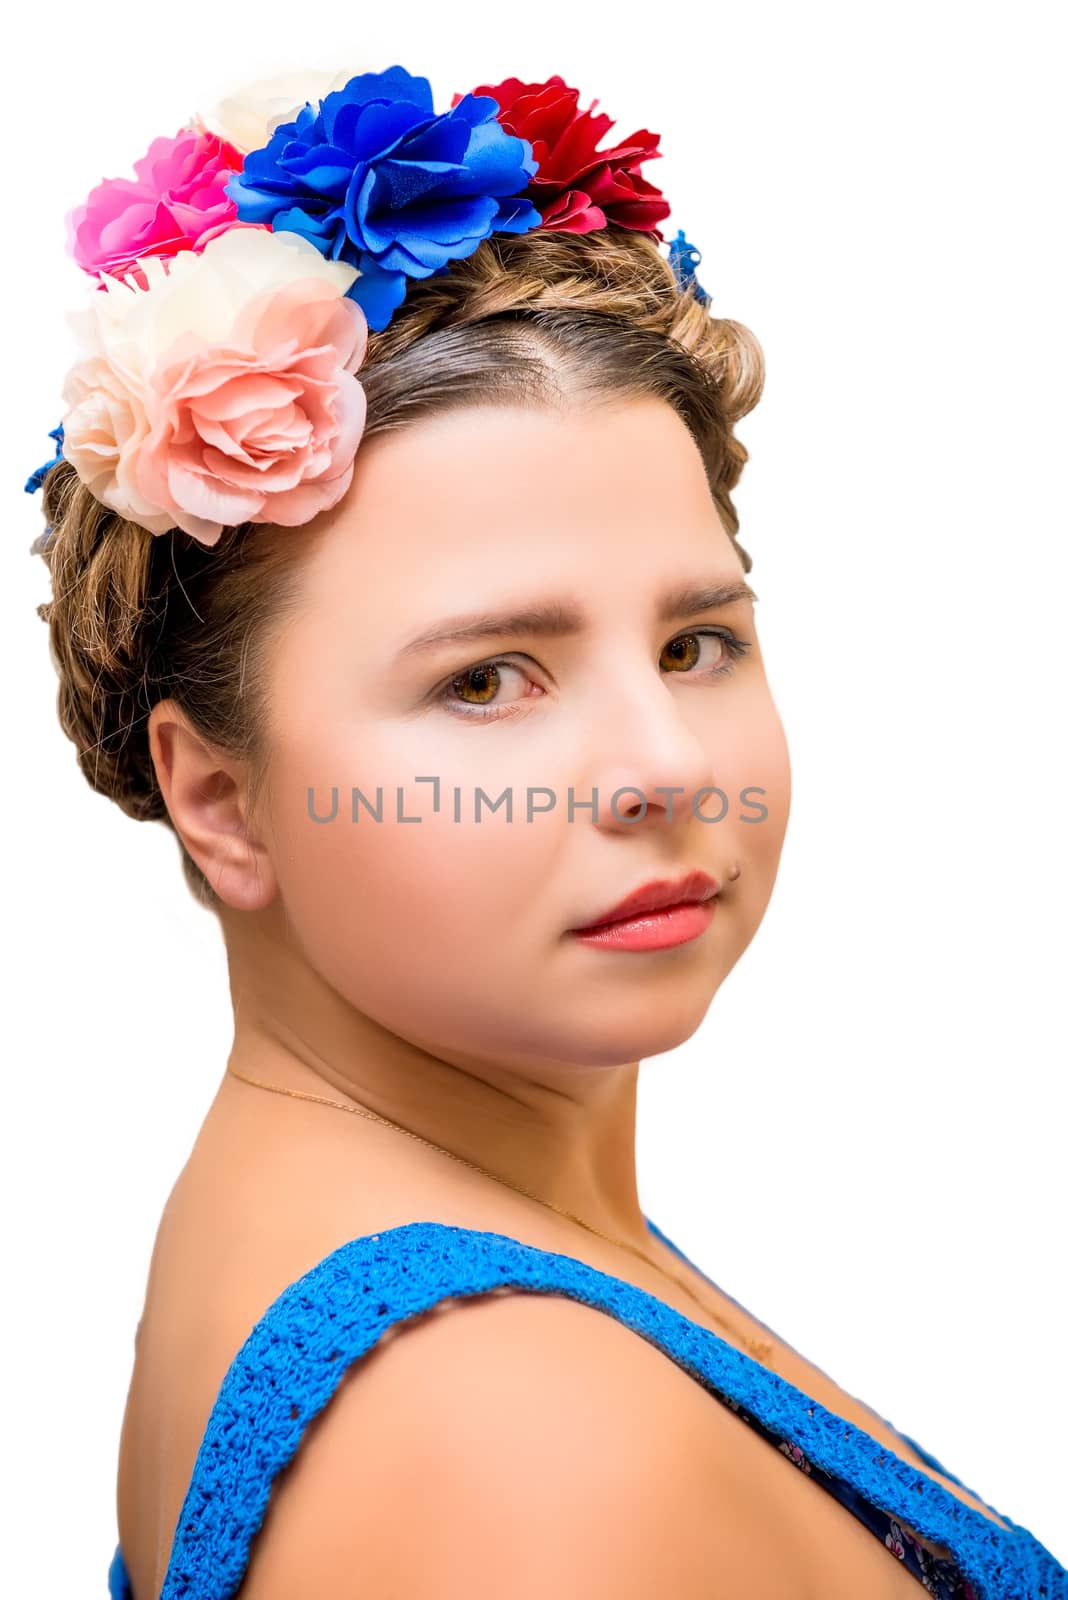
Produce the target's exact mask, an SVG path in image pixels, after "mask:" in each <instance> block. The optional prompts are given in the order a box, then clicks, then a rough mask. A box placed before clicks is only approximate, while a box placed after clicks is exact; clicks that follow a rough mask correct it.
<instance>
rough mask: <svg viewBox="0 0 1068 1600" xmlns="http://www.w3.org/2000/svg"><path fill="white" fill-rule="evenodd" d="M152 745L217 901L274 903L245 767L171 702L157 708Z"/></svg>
mask: <svg viewBox="0 0 1068 1600" xmlns="http://www.w3.org/2000/svg"><path fill="white" fill-rule="evenodd" d="M148 745H149V750H150V752H151V755H152V763H153V765H154V767H155V769H156V780H157V782H158V783H159V786H160V789H161V791H162V794H163V801H164V804H165V805H166V807H167V811H168V813H169V814H170V818H171V821H172V822H173V823H174V827H175V829H176V831H177V833H178V834H179V835H180V837H181V840H182V843H183V844H184V845H185V847H186V849H187V850H188V851H189V854H190V855H191V856H192V857H193V860H194V861H195V862H196V864H197V866H198V867H199V868H200V870H201V872H203V874H204V876H205V877H206V878H207V880H208V882H209V883H210V884H211V887H212V888H213V889H214V890H215V893H216V894H217V895H218V896H219V899H220V900H221V901H222V902H223V903H224V904H225V905H228V906H232V907H233V908H234V910H235V911H259V910H262V909H263V907H264V906H267V905H270V903H271V901H272V900H273V899H274V897H275V894H276V893H277V890H278V880H277V878H276V877H275V873H274V868H273V867H272V865H271V861H270V857H269V855H268V853H267V848H266V846H265V844H264V843H263V842H262V841H260V840H258V839H257V838H256V837H255V836H254V830H253V826H252V818H251V816H250V811H249V793H248V788H249V776H250V774H249V768H248V763H247V762H246V761H243V760H240V759H239V758H237V757H234V756H228V755H225V754H224V753H222V752H220V751H219V750H218V749H217V748H216V747H215V746H214V745H211V744H209V743H208V742H207V741H206V740H205V739H203V738H202V737H201V735H200V734H198V733H197V732H196V730H195V729H194V727H193V726H192V724H191V722H190V721H189V718H188V717H187V716H186V714H185V712H184V711H183V710H182V708H181V706H179V705H178V704H177V702H176V701H174V700H161V701H159V702H158V703H157V704H156V705H154V706H153V707H152V711H151V713H150V715H149V719H148Z"/></svg>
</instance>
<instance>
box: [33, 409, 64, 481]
mask: <svg viewBox="0 0 1068 1600" xmlns="http://www.w3.org/2000/svg"><path fill="white" fill-rule="evenodd" d="M48 437H49V438H50V439H54V440H55V441H56V453H55V455H54V456H53V457H52V459H51V461H46V462H45V464H44V466H43V467H38V468H37V471H36V472H34V473H31V474H30V476H29V477H28V478H27V479H26V493H27V494H36V493H37V491H38V489H40V488H41V487H42V486H43V484H44V481H45V474H46V473H47V472H49V471H50V470H51V468H52V467H54V466H55V464H56V462H57V461H59V460H61V458H62V456H63V424H62V422H61V423H60V424H59V426H58V427H56V428H53V429H52V431H51V433H50V434H49V435H48Z"/></svg>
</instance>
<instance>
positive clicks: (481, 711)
mask: <svg viewBox="0 0 1068 1600" xmlns="http://www.w3.org/2000/svg"><path fill="white" fill-rule="evenodd" d="M691 638H697V639H703V638H711V639H721V640H722V641H723V644H724V646H725V648H726V651H727V660H726V662H725V663H724V664H723V666H721V667H713V668H712V669H711V670H710V671H708V672H706V673H699V672H697V671H696V669H694V670H692V671H690V672H686V671H685V670H683V671H682V676H683V677H694V676H698V677H704V676H707V677H711V678H725V677H726V676H727V674H728V673H730V672H733V671H734V665H735V662H736V661H739V660H740V659H741V658H742V657H743V656H745V655H746V654H747V653H748V651H749V649H750V641H749V640H748V639H739V637H738V635H737V634H735V633H731V632H730V630H729V629H727V628H689V629H687V631H686V632H685V633H680V634H676V636H675V638H674V639H669V640H668V642H667V644H666V645H665V646H664V649H665V650H668V649H670V647H671V646H672V645H673V644H677V643H678V642H679V641H680V640H682V639H691ZM514 665H515V663H514V662H511V661H509V660H508V659H507V658H506V657H504V656H499V657H496V658H495V659H493V660H490V661H479V662H476V664H475V665H474V666H473V667H465V669H464V670H463V672H457V673H454V674H453V676H452V677H451V678H450V679H449V681H448V683H446V684H445V685H444V686H443V687H442V688H441V689H440V690H439V691H438V693H437V694H436V695H435V696H434V700H435V702H436V703H438V704H440V705H443V706H444V707H445V708H446V709H447V710H448V711H454V712H456V714H457V715H458V716H460V717H461V718H468V719H470V720H473V721H482V722H486V721H498V720H499V719H501V718H503V717H509V716H515V715H517V713H518V708H519V705H520V704H521V702H518V701H517V702H515V703H514V704H512V705H509V706H507V707H506V708H504V709H500V710H496V709H494V706H493V702H492V701H490V702H488V703H487V704H486V705H485V706H473V705H470V704H469V703H468V702H466V701H463V700H451V699H450V691H451V690H452V688H453V685H454V684H457V683H462V682H463V681H464V679H465V678H469V677H470V676H471V675H472V674H473V673H475V672H481V671H483V669H484V668H486V667H501V666H514ZM517 670H519V669H518V668H517Z"/></svg>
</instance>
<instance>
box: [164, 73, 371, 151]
mask: <svg viewBox="0 0 1068 1600" xmlns="http://www.w3.org/2000/svg"><path fill="white" fill-rule="evenodd" d="M372 70H373V69H372V68H370V67H355V68H353V69H352V70H351V71H343V72H334V73H329V72H316V71H303V72H302V71H295V72H278V73H275V74H274V75H273V76H272V77H269V78H257V79H256V80H255V82H253V83H249V84H246V85H245V87H244V88H242V89H238V90H236V91H235V92H234V93H233V94H231V95H227V96H226V98H225V99H223V100H220V101H218V102H217V103H216V104H215V105H214V106H212V107H211V109H210V110H209V111H208V112H206V113H200V114H199V116H198V117H197V118H195V119H194V122H199V123H200V126H201V128H203V129H205V130H206V131H207V132H208V133H215V134H218V135H219V137H220V138H223V139H227V140H228V141H229V142H230V144H232V145H234V146H236V148H237V149H238V150H240V151H241V153H242V155H247V154H248V152H249V151H250V150H260V149H262V147H263V146H264V145H265V144H266V143H267V141H268V139H269V138H270V137H271V134H272V133H273V132H274V130H275V128H276V127H278V125H279V124H280V123H282V122H292V121H293V120H294V118H295V117H296V115H297V112H298V111H299V110H300V109H301V107H302V106H304V105H305V104H307V103H308V102H310V103H311V104H312V105H313V106H317V105H318V102H319V101H320V100H322V99H325V97H326V96H327V95H328V94H331V93H333V91H334V90H335V89H343V88H344V87H345V85H346V84H347V83H348V81H349V79H350V78H355V77H358V76H359V75H360V74H361V73H363V72H370V71H372Z"/></svg>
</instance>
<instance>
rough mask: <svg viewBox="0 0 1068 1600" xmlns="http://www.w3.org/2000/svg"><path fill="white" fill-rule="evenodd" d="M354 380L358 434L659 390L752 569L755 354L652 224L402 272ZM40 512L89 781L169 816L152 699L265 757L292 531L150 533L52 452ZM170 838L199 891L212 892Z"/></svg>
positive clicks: (62, 699) (120, 799) (495, 240)
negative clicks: (471, 413) (271, 661)
mask: <svg viewBox="0 0 1068 1600" xmlns="http://www.w3.org/2000/svg"><path fill="white" fill-rule="evenodd" d="M359 377H360V381H361V383H362V384H363V387H364V390H365V392H366V395H367V421H366V425H365V429H364V433H363V436H362V439H361V444H362V443H364V442H366V441H368V440H370V439H371V438H373V437H374V436H375V435H376V434H378V433H383V432H387V431H391V430H395V429H398V428H403V427H405V426H407V425H409V424H411V423H412V422H415V421H417V420H418V419H419V418H420V417H426V416H430V415H433V414H435V413H439V412H443V411H447V410H453V409H456V408H458V407H463V406H470V405H473V404H476V403H477V404H480V405H486V404H494V403H498V404H501V403H508V404H526V405H530V406H541V407H560V408H565V407H568V408H570V407H574V406H592V405H595V404H597V403H598V402H599V401H612V400H615V399H623V398H626V397H637V396H640V395H652V396H655V397H658V398H660V399H662V400H664V401H665V402H666V403H667V404H669V405H670V406H672V407H673V409H674V410H675V411H676V412H677V414H678V415H679V416H680V417H681V418H682V420H683V422H684V423H685V424H686V426H687V428H688V430H689V432H690V434H691V436H692V438H693V439H694V441H695V443H696V445H697V448H698V450H699V451H700V454H701V458H702V461H703V464H704V469H705V474H706V477H707V480H708V486H709V490H710V492H711V494H712V496H713V498H714V500H715V503H716V506H717V508H718V511H719V514H720V517H721V520H722V521H723V524H724V526H725V528H726V529H727V532H728V534H729V535H730V537H731V539H732V541H733V542H734V544H735V547H736V549H737V550H738V554H739V556H740V558H741V561H742V565H743V568H744V570H745V571H746V572H748V571H750V570H751V567H752V562H751V560H750V557H749V555H748V554H747V552H746V551H745V550H744V549H743V548H742V547H741V545H740V544H738V542H737V532H738V516H737V513H736V511H735V508H734V504H733V502H732V499H731V491H732V490H733V489H734V487H735V486H736V484H737V482H738V479H739V477H740V475H741V472H742V468H743V467H744V465H745V462H746V460H747V458H748V452H747V451H746V448H745V446H744V445H743V444H742V443H741V441H740V440H739V439H737V438H736V437H735V435H734V426H735V423H736V422H737V421H738V420H739V419H740V418H741V417H743V416H745V415H746V413H747V412H749V411H751V410H752V408H753V407H754V406H755V405H756V403H757V401H758V400H759V398H760V395H761V392H762V389H763V386H764V358H763V353H762V351H761V347H760V345H759V343H758V342H757V340H756V338H755V336H754V335H753V334H752V333H750V332H749V330H748V329H747V328H745V327H743V326H742V325H741V324H740V323H737V322H733V321H731V320H730V319H728V318H722V317H713V316H711V315H710V314H709V311H708V308H707V306H706V305H703V304H702V303H700V302H699V301H698V300H697V299H696V296H695V293H694V290H693V288H692V287H688V288H687V289H686V290H685V291H684V292H682V293H680V292H679V289H678V286H677V284H676V281H675V277H674V274H673V272H672V269H671V266H670V264H669V262H668V261H667V259H666V258H665V257H664V256H663V255H662V254H661V253H660V250H659V247H658V245H657V243H656V241H655V239H653V237H652V236H651V235H649V234H647V233H638V232H635V231H633V230H628V229H624V228H620V227H618V226H609V227H607V228H604V229H600V230H598V231H596V232H594V233H589V234H571V233H562V232H558V231H553V230H547V231H546V232H544V233H543V232H540V231H539V230H537V229H534V230H532V231H531V232H530V233H527V234H494V235H491V236H490V237H489V238H488V239H486V240H484V241H483V242H482V244H480V245H479V247H478V249H477V250H476V251H475V252H474V253H473V254H472V255H470V256H468V257H467V258H466V259H463V260H458V261H454V262H452V263H450V266H449V269H448V271H447V272H446V273H444V274H442V275H441V276H436V277H430V278H424V279H418V280H409V283H408V287H407V297H406V299H405V301H404V303H403V304H402V305H401V306H400V307H399V308H398V309H397V310H396V311H395V312H394V314H393V317H392V320H391V321H390V323H389V326H388V327H387V328H385V329H384V330H383V331H382V332H380V333H374V332H372V333H371V334H370V335H369V337H368V343H367V351H366V355H365V358H364V362H363V365H362V366H361V368H360V371H359ZM356 471H357V472H358V471H359V452H358V451H357V457H356ZM44 513H45V517H46V519H47V521H48V523H49V524H50V525H51V528H52V535H51V538H50V541H49V542H48V543H47V544H46V545H45V546H44V548H43V549H42V551H41V554H42V556H43V558H44V560H45V561H46V563H47V565H48V568H49V573H50V576H51V580H52V594H53V598H52V599H51V600H50V601H47V602H45V603H44V604H42V605H40V606H39V607H38V608H37V609H38V614H39V615H40V616H41V617H42V618H43V619H44V621H46V622H47V623H48V628H49V639H50V646H51V650H52V654H53V659H54V660H55V663H56V666H57V669H58V673H59V690H58V696H57V705H58V712H59V720H60V722H61V724H62V726H63V729H64V731H65V732H66V734H67V736H68V737H69V738H70V739H71V740H72V741H73V743H74V745H75V748H76V751H77V759H78V763H79V765H80V767H81V769H82V772H83V773H84V775H85V777H86V778H87V779H88V781H89V783H90V784H91V785H92V787H93V788H94V789H96V790H97V791H98V792H99V793H101V794H105V795H108V796H109V797H110V798H111V799H112V800H114V801H116V802H117V804H118V805H120V806H121V807H122V809H123V810H124V811H125V812H126V813H127V814H128V815H129V816H132V817H136V818H138V819H139V820H142V821H144V820H151V821H163V822H166V823H167V825H168V826H171V827H172V828H173V824H172V823H171V820H170V817H169V815H168V813H167V809H166V806H165V805H164V801H163V796H162V793H161V791H160V788H159V784H158V782H157V781H156V774H155V770H154V767H153V763H152V759H151V754H150V751H149V746H148V734H147V726H146V725H147V721H148V715H149V712H150V711H151V709H152V707H153V705H155V704H156V703H157V702H158V701H159V700H162V699H166V698H173V699H174V700H175V701H176V702H177V703H178V704H179V705H180V706H181V707H182V709H183V711H184V712H185V713H186V715H187V716H188V717H189V719H190V721H191V722H192V724H193V726H194V727H195V728H197V730H198V731H199V732H200V733H201V735H202V736H203V737H204V738H205V739H206V740H208V741H209V742H211V743H213V744H214V745H215V746H216V747H217V748H218V749H220V750H221V751H225V752H227V753H229V754H230V755H232V756H238V757H243V758H245V759H246V760H248V762H249V767H250V771H252V772H253V773H254V774H257V773H259V772H262V769H263V763H264V757H265V754H266V752H265V750H264V748H263V739H264V728H265V726H266V718H265V709H266V708H265V704H264V684H265V682H266V671H265V668H266V664H267V660H268V656H269V651H270V648H271V641H272V638H273V629H274V627H275V625H276V624H278V623H279V622H281V621H282V620H283V619H284V617H285V615H286V610H287V607H288V606H289V605H290V604H291V603H293V602H294V601H295V600H296V598H297V595H298V592H299V578H300V551H301V538H300V530H299V529H293V528H278V527H273V526H269V525H266V524H251V523H244V524H242V525H240V526H238V527H234V528H229V529H226V530H224V532H223V534H222V537H221V538H220V540H219V542H218V544H217V545H215V546H214V547H212V548H210V549H209V548H205V547H204V546H202V545H200V544H198V543H197V541H196V540H194V539H192V538H190V537H189V536H188V535H186V534H184V533H182V532H181V530H178V529H175V530H172V531H171V532H170V533H168V534H164V535H161V536H160V535H154V534H152V533H149V532H148V531H147V530H146V529H144V528H142V527H140V526H138V525H137V524H136V523H131V522H127V521H126V520H125V519H123V518H122V517H120V516H118V515H117V514H116V513H114V512H112V511H110V510H108V509H107V508H106V507H105V506H103V505H102V504H101V503H100V502H99V501H97V500H96V499H95V498H94V497H93V495H92V494H91V493H90V492H89V490H88V489H87V488H86V487H85V485H84V484H83V483H82V482H81V480H80V479H79V478H78V476H77V474H76V472H75V470H74V468H73V467H72V466H71V465H70V463H69V462H67V461H62V460H61V461H58V462H57V463H56V465H55V466H54V467H52V468H51V469H50V470H49V472H48V474H47V476H46V478H45V480H44ZM253 784H254V786H255V787H257V788H258V778H257V777H255V776H254V778H253ZM179 844H180V845H181V841H180V840H179ZM181 851H182V864H183V868H184V870H185V873H186V878H187V881H188V883H189V886H190V888H191V889H192V891H193V893H194V895H195V896H196V898H197V899H198V900H200V901H201V902H203V903H204V904H206V905H209V906H211V905H215V904H216V903H217V902H216V897H215V895H214V891H213V890H212V889H211V887H210V885H209V884H208V882H207V880H206V878H205V877H204V875H203V873H202V872H201V870H200V868H199V867H198V866H197V865H196V863H195V862H194V861H193V859H192V857H191V856H190V855H189V854H188V852H187V851H186V850H185V847H184V845H183V846H181Z"/></svg>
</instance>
